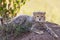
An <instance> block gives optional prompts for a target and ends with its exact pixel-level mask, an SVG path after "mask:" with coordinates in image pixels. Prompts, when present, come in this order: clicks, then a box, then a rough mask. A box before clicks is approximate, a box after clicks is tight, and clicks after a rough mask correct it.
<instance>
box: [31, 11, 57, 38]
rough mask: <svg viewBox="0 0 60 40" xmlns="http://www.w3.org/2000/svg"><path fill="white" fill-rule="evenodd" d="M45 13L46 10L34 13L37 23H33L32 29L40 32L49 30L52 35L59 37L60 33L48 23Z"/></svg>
mask: <svg viewBox="0 0 60 40" xmlns="http://www.w3.org/2000/svg"><path fill="white" fill-rule="evenodd" d="M45 14H46V13H45V12H34V13H33V17H34V20H35V23H34V24H33V25H32V28H31V30H33V32H35V33H38V34H43V33H44V31H47V32H48V33H49V34H50V35H51V36H53V37H55V38H58V35H57V34H56V33H55V32H54V31H53V30H52V29H51V28H50V27H48V25H47V24H46V21H45Z"/></svg>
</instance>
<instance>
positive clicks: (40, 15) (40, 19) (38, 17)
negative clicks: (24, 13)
mask: <svg viewBox="0 0 60 40" xmlns="http://www.w3.org/2000/svg"><path fill="white" fill-rule="evenodd" d="M33 16H34V19H35V21H38V22H45V12H34V13H33Z"/></svg>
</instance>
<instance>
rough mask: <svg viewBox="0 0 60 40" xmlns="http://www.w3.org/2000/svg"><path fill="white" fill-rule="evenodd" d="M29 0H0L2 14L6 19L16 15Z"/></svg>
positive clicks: (0, 13) (0, 12)
mask: <svg viewBox="0 0 60 40" xmlns="http://www.w3.org/2000/svg"><path fill="white" fill-rule="evenodd" d="M26 1H27V0H0V16H1V17H3V19H5V20H10V19H11V18H13V17H15V16H16V15H17V13H18V12H19V11H20V8H21V7H22V6H23V5H24V4H25V3H26Z"/></svg>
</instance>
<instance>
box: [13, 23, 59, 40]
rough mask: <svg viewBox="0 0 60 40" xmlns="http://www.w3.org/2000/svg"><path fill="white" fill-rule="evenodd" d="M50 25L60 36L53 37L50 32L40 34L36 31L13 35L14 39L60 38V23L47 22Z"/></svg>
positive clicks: (52, 39) (43, 39)
mask: <svg viewBox="0 0 60 40" xmlns="http://www.w3.org/2000/svg"><path fill="white" fill-rule="evenodd" d="M47 24H48V26H49V27H51V28H52V29H53V30H54V32H55V33H56V34H57V35H58V36H59V38H54V37H52V36H51V35H50V34H49V33H48V32H44V33H43V34H41V35H39V34H36V33H34V32H27V33H25V34H23V35H20V36H17V37H16V38H13V37H12V40H60V25H57V24H54V23H49V22H47Z"/></svg>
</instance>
